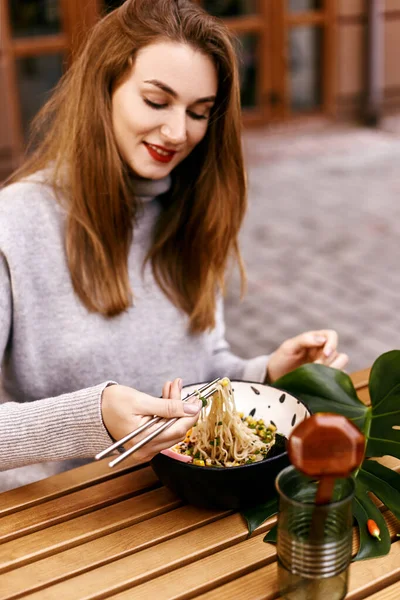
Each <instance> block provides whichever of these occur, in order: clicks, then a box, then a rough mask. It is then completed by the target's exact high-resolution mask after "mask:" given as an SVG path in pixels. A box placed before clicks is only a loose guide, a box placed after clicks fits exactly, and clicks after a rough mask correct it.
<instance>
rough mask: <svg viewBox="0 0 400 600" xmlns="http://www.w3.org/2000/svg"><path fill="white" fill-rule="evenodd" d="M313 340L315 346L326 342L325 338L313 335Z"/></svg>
mask: <svg viewBox="0 0 400 600" xmlns="http://www.w3.org/2000/svg"><path fill="white" fill-rule="evenodd" d="M314 340H315V341H316V343H317V344H322V343H323V342H326V337H324V336H323V335H314Z"/></svg>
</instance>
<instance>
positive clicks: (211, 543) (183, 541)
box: [24, 513, 275, 600]
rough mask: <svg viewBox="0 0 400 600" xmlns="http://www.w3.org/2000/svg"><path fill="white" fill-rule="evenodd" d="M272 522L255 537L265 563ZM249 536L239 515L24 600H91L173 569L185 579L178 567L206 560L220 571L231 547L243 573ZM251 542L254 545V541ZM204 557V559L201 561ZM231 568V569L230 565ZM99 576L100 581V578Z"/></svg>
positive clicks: (271, 553)
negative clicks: (245, 546) (266, 536)
mask: <svg viewBox="0 0 400 600" xmlns="http://www.w3.org/2000/svg"><path fill="white" fill-rule="evenodd" d="M273 522H274V520H273V519H270V520H269V522H266V523H265V524H264V525H263V526H262V527H260V528H259V529H258V530H257V533H258V535H256V536H255V538H256V539H257V540H259V541H260V543H261V544H262V546H263V549H262V553H260V556H262V560H263V561H264V562H265V561H266V560H268V557H269V560H274V555H275V548H274V547H273V546H270V545H267V544H264V543H263V541H262V538H263V535H261V534H263V533H265V532H266V531H267V530H268V529H269V528H270V527H271V525H272V523H273ZM246 537H247V527H246V525H245V523H244V521H243V519H242V517H241V516H240V515H239V514H237V513H236V514H233V515H231V516H228V517H226V518H224V519H222V520H220V521H216V522H214V523H212V524H210V525H205V526H204V527H201V528H199V529H195V530H193V531H190V532H189V533H186V534H183V535H181V536H180V537H179V538H178V540H176V539H172V540H168V541H166V542H162V543H160V544H157V545H156V546H152V547H151V548H148V549H145V550H142V551H141V552H137V553H136V554H133V555H130V556H127V557H125V558H122V559H119V560H117V561H114V562H112V563H110V564H107V565H104V566H102V567H101V568H100V569H94V570H92V571H89V572H88V573H84V574H82V575H78V576H77V577H74V578H73V579H70V580H68V581H65V582H61V583H59V584H55V585H53V586H51V588H47V589H43V590H40V591H39V592H36V593H33V594H27V595H24V598H27V599H28V598H29V600H50V598H52V599H53V598H62V599H63V600H76V590H79V594H80V598H82V599H83V598H85V600H89V598H90V599H95V598H102V597H103V596H104V595H106V594H105V593H107V594H110V593H115V592H119V591H120V590H123V589H126V588H127V587H132V585H138V584H140V583H142V582H144V581H147V580H149V579H151V578H153V577H156V578H157V579H159V577H158V575H160V576H161V577H162V576H163V575H164V574H167V576H168V577H169V578H171V577H173V575H174V569H177V570H178V571H179V572H180V578H181V579H182V570H181V568H179V569H178V567H182V566H184V565H185V566H184V572H185V573H186V571H187V570H192V568H193V565H197V564H198V563H199V562H201V563H202V562H203V560H204V561H208V560H210V561H211V563H213V564H217V565H219V569H220V570H221V568H222V569H223V568H224V566H223V564H224V560H222V561H221V559H220V558H218V557H219V556H220V555H221V554H222V553H223V552H224V549H225V548H228V550H226V551H227V552H229V554H232V556H233V557H234V556H235V555H236V554H237V553H238V552H239V556H238V558H237V559H236V560H237V564H238V567H239V564H240V565H241V566H240V570H242V564H243V561H244V563H246V562H248V563H249V565H251V564H252V562H253V558H254V555H253V554H252V553H251V552H250V553H249V556H248V557H247V561H246V559H244V558H243V555H242V554H243V552H242V550H241V546H242V545H241V544H238V542H240V541H242V542H243V543H246V542H244V540H246ZM248 541H249V542H250V541H251V542H252V543H253V540H248ZM243 550H245V549H243ZM214 556H217V558H214ZM202 557H205V558H204V559H203V560H202ZM250 557H251V558H250ZM193 561H195V562H193ZM229 566H230V569H231V567H232V563H231V562H230V563H229ZM225 568H226V563H225ZM171 571H172V572H171ZM100 573H101V578H100V579H99V577H100ZM209 575H210V570H209V568H208V566H206V565H205V571H204V572H203V577H205V578H206V579H207V578H208V576H209ZM157 579H156V580H157ZM149 583H151V582H149ZM145 585H146V584H145ZM139 587H140V585H139ZM137 589H138V588H137V587H135V600H136V597H138V598H139V597H141V596H136V590H137ZM153 597H154V598H157V597H158V596H157V594H154V595H151V594H150V595H148V596H147V599H148V598H153Z"/></svg>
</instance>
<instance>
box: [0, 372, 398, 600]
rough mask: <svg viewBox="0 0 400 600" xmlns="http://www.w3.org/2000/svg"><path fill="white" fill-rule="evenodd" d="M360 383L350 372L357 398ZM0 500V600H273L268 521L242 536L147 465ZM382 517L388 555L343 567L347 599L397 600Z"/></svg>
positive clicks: (84, 475)
mask: <svg viewBox="0 0 400 600" xmlns="http://www.w3.org/2000/svg"><path fill="white" fill-rule="evenodd" d="M367 378H368V372H367V371H362V372H358V373H356V374H354V375H353V380H354V382H355V385H356V387H357V389H358V390H359V394H360V397H361V398H362V399H363V400H367V399H368V391H367V387H366V386H367ZM385 464H388V465H390V466H392V467H393V468H395V469H396V470H399V468H400V461H398V460H395V459H389V458H388V459H387V460H386V459H385ZM0 500H1V501H0V541H1V542H2V543H1V544H0V600H6V599H8V600H9V599H11V598H24V599H27V598H29V600H50V599H51V600H56V599H57V600H82V599H89V598H90V599H94V598H112V599H113V600H167V599H168V600H172V599H175V600H177V599H187V598H196V599H197V600H200V599H201V600H217V599H218V600H225V599H229V600H232V599H240V600H261V599H263V600H270V599H275V598H279V593H278V590H277V582H276V552H275V546H273V545H271V544H265V543H264V542H263V541H262V540H263V537H264V534H265V532H266V531H267V530H268V529H269V528H270V527H271V526H272V525H273V524H274V522H275V518H272V519H270V520H269V521H268V522H266V523H265V524H263V525H262V526H261V527H259V528H258V529H257V530H256V531H255V532H254V534H253V535H252V537H251V538H250V539H247V528H246V525H245V523H244V522H243V520H242V517H241V516H240V515H239V514H238V513H233V512H228V511H212V510H201V509H198V508H194V507H192V506H188V505H184V504H183V503H182V502H181V501H180V500H179V498H177V497H176V496H174V494H172V493H171V492H170V491H169V490H167V489H166V488H164V487H162V486H161V485H160V483H159V482H158V480H157V478H156V476H155V475H154V473H153V471H152V470H151V468H150V467H149V466H146V465H143V466H140V467H136V468H132V467H129V466H126V465H124V463H122V465H121V467H120V468H119V469H118V468H117V469H116V470H110V469H109V468H108V467H107V461H103V462H101V463H93V464H89V465H86V466H84V467H80V468H78V469H75V470H73V471H69V472H67V473H62V474H60V475H56V476H53V477H50V478H48V479H45V480H43V481H39V482H36V483H33V484H31V485H28V486H25V487H22V488H18V489H15V490H12V491H10V492H6V493H4V494H2V495H1V496H0ZM383 508H384V507H382V509H383ZM384 514H385V517H386V519H387V522H388V525H389V529H390V533H391V536H392V548H391V552H390V554H389V555H388V556H386V557H383V558H379V559H374V560H368V561H362V562H357V563H354V564H352V566H351V571H350V589H349V594H348V596H347V598H349V599H350V598H351V599H353V600H355V599H360V598H369V599H370V600H378V599H379V600H395V599H396V600H397V599H399V598H400V539H398V538H396V537H395V533H396V529H397V530H398V529H399V524H398V522H396V519H395V518H394V517H393V515H392V514H391V513H390V512H389V511H387V510H386V511H385V513H384ZM396 540H398V541H396ZM354 544H355V548H356V544H357V539H356V532H355V534H354ZM326 600H329V598H327V599H326Z"/></svg>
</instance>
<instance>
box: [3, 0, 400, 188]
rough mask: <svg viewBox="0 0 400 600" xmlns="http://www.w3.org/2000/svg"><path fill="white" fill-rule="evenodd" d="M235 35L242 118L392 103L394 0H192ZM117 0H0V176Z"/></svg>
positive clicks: (397, 25)
mask: <svg viewBox="0 0 400 600" xmlns="http://www.w3.org/2000/svg"><path fill="white" fill-rule="evenodd" d="M151 1H152V0H149V2H151ZM195 1H198V2H199V3H200V4H202V5H203V6H204V7H205V8H206V9H207V10H208V11H209V12H211V13H213V14H215V15H217V16H219V17H221V18H222V19H224V20H226V22H227V23H228V24H229V27H230V28H231V29H232V30H234V31H235V32H236V34H237V35H238V38H239V40H240V44H238V46H239V47H238V51H239V52H240V55H241V81H242V102H243V113H244V121H245V123H246V124H247V125H251V124H254V125H263V124H267V123H270V122H283V121H290V120H293V119H299V118H302V119H304V118H310V116H313V115H326V116H328V117H331V118H332V119H343V118H356V119H360V118H362V119H364V120H365V119H368V120H369V121H370V122H371V123H373V122H375V121H377V120H378V119H379V116H380V114H381V113H382V112H384V113H387V112H389V111H395V110H400V65H399V59H398V57H399V56H400V0H195ZM121 3H122V2H121V1H120V0H0V11H1V14H0V17H1V19H0V22H1V25H0V27H1V29H0V34H1V36H0V90H1V91H0V179H1V178H2V177H3V176H4V175H6V174H7V173H8V172H10V170H11V169H12V168H13V167H14V166H16V165H17V164H18V161H19V160H20V158H21V155H22V152H23V148H24V144H25V141H26V138H27V134H28V129H29V123H30V122H31V119H32V117H33V116H34V115H35V114H36V112H37V111H38V109H39V108H40V106H41V105H42V104H43V103H44V102H45V100H46V98H47V97H48V94H49V92H50V91H51V89H52V88H53V87H54V86H55V85H56V84H57V81H58V80H59V78H60V76H61V74H62V73H63V71H64V70H65V69H66V68H68V64H70V61H71V60H72V57H73V54H74V52H76V51H77V49H78V47H79V44H80V43H81V41H82V40H83V39H84V37H85V34H86V32H87V30H88V29H89V28H90V27H91V25H92V24H93V23H95V22H96V20H97V19H98V18H99V16H100V15H101V14H104V13H105V12H107V11H109V10H112V9H113V8H116V7H117V6H119V5H120V4H121Z"/></svg>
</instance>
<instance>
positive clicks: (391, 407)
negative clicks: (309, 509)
mask: <svg viewBox="0 0 400 600" xmlns="http://www.w3.org/2000/svg"><path fill="white" fill-rule="evenodd" d="M273 386H274V387H276V388H278V389H280V390H284V391H286V392H288V393H289V394H292V395H293V396H294V397H296V398H298V399H299V400H302V401H303V402H304V404H305V405H306V406H307V407H308V408H309V410H310V411H311V412H312V413H316V412H332V413H336V414H340V415H343V416H345V417H347V418H348V419H349V420H350V421H352V422H353V423H354V424H355V425H357V426H358V427H359V429H361V431H362V432H363V433H364V435H365V438H366V457H373V456H374V457H379V456H385V455H391V456H394V457H396V458H400V350H392V351H391V352H386V353H385V354H382V356H380V357H379V358H378V359H377V360H376V361H375V363H374V365H373V366H372V369H371V376H370V381H369V392H370V398H371V406H370V407H368V406H365V405H364V404H363V403H362V402H361V401H360V400H359V399H358V397H357V393H356V390H355V389H354V386H353V383H352V381H351V379H350V377H349V376H348V375H347V374H346V373H343V372H342V371H339V370H337V369H332V368H330V367H326V366H324V365H320V364H306V365H303V366H301V367H299V368H298V369H296V370H294V371H291V372H290V373H287V374H286V375H284V376H283V377H281V378H280V379H278V380H277V381H276V382H275V383H274V384H273ZM370 492H372V493H373V494H375V496H377V497H378V498H379V499H380V500H381V501H382V502H383V503H384V504H385V505H386V506H387V508H388V509H389V510H391V511H392V512H393V514H394V515H395V516H396V517H397V518H398V519H400V475H399V474H398V473H396V472H395V471H392V470H391V469H388V468H387V467H384V466H383V465H380V464H379V463H377V462H375V461H371V460H364V462H363V464H362V466H361V468H360V469H359V470H358V472H357V474H356V495H355V498H354V501H353V515H354V517H355V519H356V521H357V523H358V526H359V529H360V549H359V552H358V554H357V556H356V558H355V560H362V559H366V558H372V557H376V556H384V555H385V554H387V553H388V552H389V550H390V536H389V531H388V528H387V526H386V522H385V520H384V518H383V516H382V514H381V512H380V511H379V509H378V508H377V507H376V505H375V504H374V503H373V501H372V500H371V498H370V497H369V493H370ZM251 510H252V513H251V515H248V516H249V522H251V523H252V527H253V529H251V531H254V529H255V527H258V525H260V524H261V523H263V522H264V521H265V520H266V519H267V518H269V517H270V516H271V513H270V512H269V510H268V508H267V510H266V513H265V514H264V512H263V511H264V510H265V509H264V508H263V506H259V507H255V508H253V509H251ZM368 519H373V520H374V521H375V522H376V524H377V525H378V527H379V528H380V530H381V540H382V541H381V542H379V540H377V539H375V538H373V537H372V536H371V535H370V534H369V533H368V530H367V525H366V524H367V521H368ZM256 523H257V524H256ZM254 525H255V526H254ZM249 531H250V526H249ZM273 537H274V533H273V531H272V530H271V532H269V533H268V534H267V535H266V536H265V538H264V541H273Z"/></svg>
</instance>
